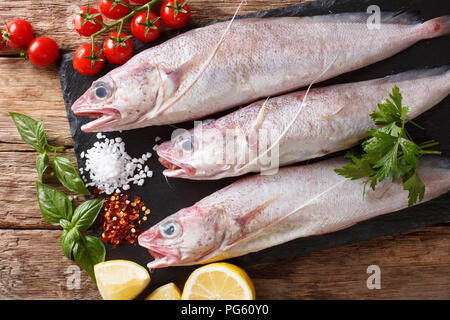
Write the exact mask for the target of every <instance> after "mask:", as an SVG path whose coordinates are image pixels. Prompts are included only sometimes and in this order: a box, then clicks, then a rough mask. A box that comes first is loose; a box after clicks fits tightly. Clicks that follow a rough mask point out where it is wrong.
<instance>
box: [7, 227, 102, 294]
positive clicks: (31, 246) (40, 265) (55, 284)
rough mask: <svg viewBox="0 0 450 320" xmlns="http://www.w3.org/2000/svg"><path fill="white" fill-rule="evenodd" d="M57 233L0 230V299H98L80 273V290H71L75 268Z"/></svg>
mask: <svg viewBox="0 0 450 320" xmlns="http://www.w3.org/2000/svg"><path fill="white" fill-rule="evenodd" d="M60 233H61V232H60V231H59V230H13V229H12V230H5V229H3V230H0V243H1V244H2V245H1V246H0V299H101V297H100V296H99V294H98V291H97V288H96V286H95V285H94V284H93V282H92V280H91V279H90V278H89V277H88V276H87V274H86V273H85V272H84V271H81V272H80V275H81V281H80V289H72V288H73V287H72V286H71V284H73V282H71V281H70V280H71V278H70V276H72V275H74V274H75V273H74V271H73V270H72V269H70V268H71V266H74V267H75V270H76V269H77V265H76V263H75V262H73V261H70V260H68V259H67V258H66V257H65V256H64V255H63V253H62V250H61V246H60V244H59V236H60ZM72 268H73V267H72Z"/></svg>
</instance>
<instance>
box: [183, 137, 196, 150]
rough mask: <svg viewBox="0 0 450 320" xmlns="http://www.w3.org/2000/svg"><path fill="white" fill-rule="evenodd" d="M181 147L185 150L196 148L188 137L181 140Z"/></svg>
mask: <svg viewBox="0 0 450 320" xmlns="http://www.w3.org/2000/svg"><path fill="white" fill-rule="evenodd" d="M181 147H182V148H183V150H185V151H191V150H192V149H193V148H194V145H193V144H192V141H191V140H190V139H186V140H183V141H182V142H181Z"/></svg>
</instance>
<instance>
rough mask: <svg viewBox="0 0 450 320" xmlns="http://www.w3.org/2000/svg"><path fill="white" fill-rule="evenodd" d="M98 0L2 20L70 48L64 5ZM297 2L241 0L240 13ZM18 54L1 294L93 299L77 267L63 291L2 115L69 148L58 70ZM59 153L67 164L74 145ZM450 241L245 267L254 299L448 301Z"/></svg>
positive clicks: (75, 39)
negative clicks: (376, 272)
mask: <svg viewBox="0 0 450 320" xmlns="http://www.w3.org/2000/svg"><path fill="white" fill-rule="evenodd" d="M96 2H97V1H85V0H77V1H70V2H66V1H51V0H14V1H12V0H11V1H6V0H0V23H1V24H5V23H6V22H7V21H9V20H11V19H13V18H19V17H20V18H25V19H27V20H28V21H30V22H31V23H32V25H33V27H34V29H35V31H36V35H46V36H49V37H52V38H54V39H55V40H56V41H57V42H58V44H59V45H60V46H61V49H62V51H71V50H74V49H75V48H76V47H78V46H79V45H80V44H83V43H85V42H86V40H87V39H86V38H81V37H79V36H78V35H77V34H76V33H75V32H74V31H73V30H71V23H70V21H71V12H72V11H73V10H74V9H75V8H76V7H78V6H79V5H83V4H86V3H90V4H95V3H96ZM239 2H240V0H228V1H215V2H214V1H213V2H211V1H206V0H191V1H190V6H191V8H192V20H191V21H192V23H201V22H205V21H209V20H212V19H217V18H225V17H229V16H230V15H232V14H233V13H234V10H235V9H236V7H237V5H238V4H239ZM300 2H302V1H301V0H288V1H281V2H270V3H269V1H267V0H248V1H247V5H246V6H244V7H242V9H241V11H240V14H245V13H249V12H253V11H257V10H263V9H269V8H273V7H278V6H283V5H290V4H295V3H300ZM205 8H206V9H205ZM155 9H157V6H156V7H155ZM45 14H46V15H47V16H45ZM44 16H45V18H43V17H44ZM99 41H100V40H99ZM18 53H19V51H18V50H12V49H5V50H3V51H1V52H0V55H1V56H3V57H0V299H99V298H100V296H99V294H98V291H97V289H96V287H95V285H94V284H93V283H92V281H91V280H90V279H89V278H88V276H87V275H86V273H85V272H81V283H80V289H72V290H70V289H69V288H68V279H69V277H70V276H71V275H72V274H73V273H70V271H69V269H70V268H71V267H72V266H76V264H75V263H74V262H72V261H69V260H67V259H66V258H65V257H64V256H63V254H62V251H61V247H60V244H59V235H60V230H58V228H57V227H53V226H51V225H50V224H48V223H47V222H46V221H45V220H44V219H43V218H42V216H41V213H40V211H39V208H38V204H37V201H36V191H35V181H36V180H37V174H36V171H35V158H36V155H37V154H36V153H35V152H34V151H33V150H32V149H31V148H30V147H29V146H27V145H26V144H25V143H24V142H23V141H22V140H21V138H20V136H19V134H18V133H17V130H16V128H15V127H14V124H13V123H12V121H11V119H10V117H9V115H8V111H16V112H22V113H25V114H27V115H30V116H32V117H34V118H36V119H42V120H44V122H45V125H46V129H47V132H48V140H49V142H50V143H51V144H53V145H66V146H71V145H72V141H71V137H70V132H69V125H68V122H67V118H66V111H65V108H64V103H63V99H62V93H61V88H60V84H59V79H58V74H57V70H56V67H54V66H53V67H49V68H43V69H41V68H36V67H34V66H32V65H31V64H30V63H29V62H26V61H24V60H22V59H21V58H15V57H13V56H17V54H18ZM66 156H67V157H69V159H71V161H72V162H74V163H75V155H74V153H73V149H70V148H69V149H68V150H67V151H66ZM44 180H45V182H46V183H48V184H50V185H52V186H57V185H58V184H57V183H56V179H55V177H54V176H50V175H48V174H47V175H46V176H45V177H44ZM58 188H59V189H60V190H63V188H62V187H61V186H58ZM66 193H67V194H70V193H69V192H67V191H66ZM449 238H450V224H445V225H439V226H434V227H428V228H422V229H418V230H414V231H411V232H408V233H405V234H399V235H394V236H389V237H384V238H381V239H374V240H370V241H364V242H361V243H358V244H353V245H348V246H344V247H340V248H333V249H327V250H323V251H320V252H314V253H311V254H308V255H304V256H299V257H295V258H290V259H284V260H281V261H277V262H274V263H267V264H260V265H254V266H250V267H246V268H245V269H246V270H247V271H248V273H249V275H250V276H251V278H252V279H253V281H254V283H255V287H256V293H257V298H258V299H450V276H449V274H450V256H449V249H450V241H449ZM371 264H377V265H379V266H380V267H381V272H382V276H381V286H382V289H381V290H368V289H367V287H366V279H367V277H368V275H367V273H366V269H367V266H368V265H371ZM68 268H69V269H68ZM65 272H69V273H65ZM178 285H179V286H180V287H181V286H182V285H183V283H179V284H178Z"/></svg>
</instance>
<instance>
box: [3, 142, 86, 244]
mask: <svg viewBox="0 0 450 320" xmlns="http://www.w3.org/2000/svg"><path fill="white" fill-rule="evenodd" d="M64 155H65V156H67V157H68V158H69V159H70V160H71V161H72V163H74V164H76V161H75V153H74V152H73V149H70V150H67V151H66V152H65V153H64ZM36 156H37V153H35V152H0V172H2V174H1V175H0V208H1V209H0V228H16V229H23V228H39V229H42V228H44V229H46V228H56V227H53V226H51V225H50V224H49V223H48V222H47V221H45V220H44V218H42V215H41V212H40V210H39V205H38V202H37V197H36V185H35V183H36V181H37V180H38V176H37V172H36V164H35V161H36ZM49 172H50V171H49ZM49 172H48V173H46V174H45V176H44V182H45V183H47V184H48V185H50V186H53V187H56V188H57V189H58V190H60V191H62V192H64V193H66V194H67V195H71V196H73V195H74V193H73V192H70V191H68V190H66V189H64V187H62V186H61V185H60V184H59V183H58V182H57V180H56V178H55V177H54V176H50V174H49ZM80 200H82V198H81V197H79V200H77V201H76V202H75V203H74V205H76V204H77V203H79V202H80ZM0 243H1V241H0Z"/></svg>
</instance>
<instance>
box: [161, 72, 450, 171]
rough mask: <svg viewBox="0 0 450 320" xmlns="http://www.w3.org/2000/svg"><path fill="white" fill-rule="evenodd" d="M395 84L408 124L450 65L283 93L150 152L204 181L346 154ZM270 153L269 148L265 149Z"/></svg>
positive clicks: (433, 99) (442, 88) (449, 84)
mask: <svg viewBox="0 0 450 320" xmlns="http://www.w3.org/2000/svg"><path fill="white" fill-rule="evenodd" d="M394 86H397V87H399V89H400V92H401V93H402V96H403V105H404V106H408V107H409V113H408V118H409V119H412V118H415V117H416V116H418V115H420V114H421V113H423V112H425V111H427V110H428V109H430V108H431V107H433V106H434V105H436V104H437V103H439V102H440V101H441V100H442V99H444V98H445V97H446V96H447V95H448V94H450V67H448V66H445V67H440V68H433V69H424V70H414V71H408V72H404V73H400V74H397V75H393V76H388V77H385V78H380V79H375V80H369V81H363V82H356V83H350V84H341V85H335V86H330V87H325V88H317V89H311V90H310V91H309V92H308V94H307V92H306V91H299V92H294V93H289V94H286V95H282V96H278V97H274V98H270V99H268V100H261V101H258V102H255V103H252V104H250V105H249V106H247V107H244V108H241V109H239V110H237V111H235V112H232V113H230V114H227V115H225V116H223V117H221V118H219V119H217V120H207V121H203V122H201V123H200V124H199V125H197V126H196V127H195V128H194V129H191V130H179V131H178V132H179V133H180V134H178V135H176V136H175V137H174V138H172V140H170V141H166V142H164V143H162V144H160V145H159V146H157V147H156V148H155V150H156V152H157V154H158V156H159V161H160V162H161V164H163V165H164V166H165V167H166V168H167V169H166V170H164V171H163V174H164V175H165V176H167V177H178V178H187V179H195V180H211V179H219V178H224V177H232V176H239V175H243V174H246V173H248V172H259V171H264V170H269V169H274V167H276V166H283V165H287V164H291V163H295V162H299V161H303V160H308V159H312V158H316V157H320V156H323V155H326V154H328V153H332V152H336V151H340V150H344V149H348V148H350V147H352V146H353V145H356V144H357V143H358V141H360V140H361V139H363V138H365V137H366V132H367V130H370V129H372V128H375V125H374V123H373V121H372V119H371V118H370V116H369V115H370V113H372V112H373V111H374V110H376V109H377V104H378V103H381V102H382V100H384V99H385V98H387V97H388V96H389V93H390V92H391V91H392V88H393V87H394ZM272 146H274V147H273V148H272V149H271V147H272ZM270 149H271V150H270Z"/></svg>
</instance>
